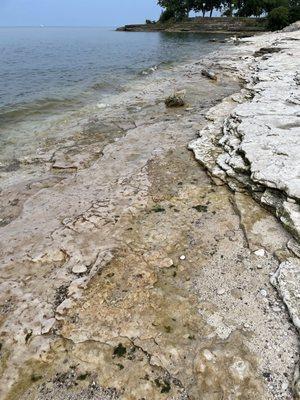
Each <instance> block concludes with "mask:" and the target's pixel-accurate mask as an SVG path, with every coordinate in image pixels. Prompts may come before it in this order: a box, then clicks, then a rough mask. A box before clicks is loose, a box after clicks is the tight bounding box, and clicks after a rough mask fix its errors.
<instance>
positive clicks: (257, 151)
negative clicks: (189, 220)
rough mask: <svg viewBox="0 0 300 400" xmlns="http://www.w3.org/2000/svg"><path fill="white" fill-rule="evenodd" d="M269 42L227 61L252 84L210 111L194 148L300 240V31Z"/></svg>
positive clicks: (251, 42)
mask: <svg viewBox="0 0 300 400" xmlns="http://www.w3.org/2000/svg"><path fill="white" fill-rule="evenodd" d="M263 38H264V41H262V37H255V38H251V39H247V43H243V44H242V45H241V46H240V47H239V51H238V56H237V57H236V59H233V60H232V62H231V64H230V63H229V64H228V61H227V64H226V66H227V67H229V69H231V70H234V71H237V72H238V73H239V75H240V77H241V78H242V79H243V80H244V81H246V85H245V87H244V89H243V90H242V91H241V92H240V93H239V94H236V95H232V96H230V97H229V98H227V99H225V100H223V102H221V103H220V104H219V105H218V106H216V107H215V109H212V110H210V112H209V115H208V116H207V119H208V120H209V122H208V125H207V126H206V127H205V128H204V129H203V130H202V131H201V132H200V134H199V138H198V139H196V140H194V141H193V142H192V143H191V144H190V145H189V148H190V149H192V150H193V151H194V153H195V156H196V159H197V160H199V161H200V162H201V164H202V165H204V166H205V168H207V169H208V171H209V173H210V174H211V175H212V177H215V178H219V179H221V180H222V181H225V182H227V183H228V184H229V186H230V187H231V188H232V189H233V190H238V191H240V190H244V189H247V190H249V191H251V193H252V195H253V196H254V198H255V199H256V200H258V201H260V202H261V203H262V204H263V205H264V206H266V207H267V208H270V209H272V210H273V211H274V212H275V213H276V215H277V217H278V218H279V219H280V220H281V222H282V223H283V224H284V226H285V227H286V228H287V229H288V230H289V231H290V232H291V233H292V234H293V235H294V237H295V238H297V239H300V207H299V205H300V163H299V154H300V140H299V139H300V86H299V83H300V81H299V72H298V71H299V68H300V46H299V40H300V31H297V32H291V33H281V34H280V36H279V35H278V34H270V35H269V37H267V38H266V37H265V36H264V37H263ZM261 46H264V47H263V48H261ZM245 53H248V54H249V53H250V54H251V53H252V57H249V56H245V55H244V54H245ZM221 66H222V62H221Z"/></svg>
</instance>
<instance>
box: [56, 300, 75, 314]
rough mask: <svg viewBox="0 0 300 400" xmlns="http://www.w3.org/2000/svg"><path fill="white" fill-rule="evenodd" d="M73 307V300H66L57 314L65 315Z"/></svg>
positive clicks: (58, 308) (59, 307) (57, 310)
mask: <svg viewBox="0 0 300 400" xmlns="http://www.w3.org/2000/svg"><path fill="white" fill-rule="evenodd" d="M72 305H73V302H72V300H70V299H66V300H64V301H63V302H62V303H61V304H60V305H59V306H58V307H57V309H56V312H57V313H58V314H60V315H64V314H66V312H67V311H68V310H69V309H70V308H71V307H72Z"/></svg>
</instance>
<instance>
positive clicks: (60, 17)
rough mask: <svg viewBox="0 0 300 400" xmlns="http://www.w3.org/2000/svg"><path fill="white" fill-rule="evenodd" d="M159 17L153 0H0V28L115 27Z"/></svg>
mask: <svg viewBox="0 0 300 400" xmlns="http://www.w3.org/2000/svg"><path fill="white" fill-rule="evenodd" d="M159 14H160V8H159V7H158V6H157V5H156V0H0V26H36V25H37V26H39V25H46V26H47V25H48V26H115V25H122V24H126V23H135V22H136V23H139V22H144V21H145V19H146V18H148V19H156V18H157V17H158V16H159Z"/></svg>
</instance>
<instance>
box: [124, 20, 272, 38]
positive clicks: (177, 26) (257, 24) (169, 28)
mask: <svg viewBox="0 0 300 400" xmlns="http://www.w3.org/2000/svg"><path fill="white" fill-rule="evenodd" d="M266 30H267V20H266V18H234V17H222V18H220V17H216V18H213V17H212V18H202V17H197V18H189V19H186V20H183V21H174V20H171V21H167V22H160V21H158V22H152V23H148V24H132V25H125V26H122V27H119V28H117V31H124V32H191V33H197V32H199V33H242V34H244V33H246V34H255V33H259V32H264V31H266Z"/></svg>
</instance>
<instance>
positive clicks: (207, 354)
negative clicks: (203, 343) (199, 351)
mask: <svg viewBox="0 0 300 400" xmlns="http://www.w3.org/2000/svg"><path fill="white" fill-rule="evenodd" d="M203 355H204V357H205V358H206V359H207V360H208V361H212V360H213V359H214V358H215V356H214V355H213V353H212V352H211V351H209V350H208V349H204V350H203Z"/></svg>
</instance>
